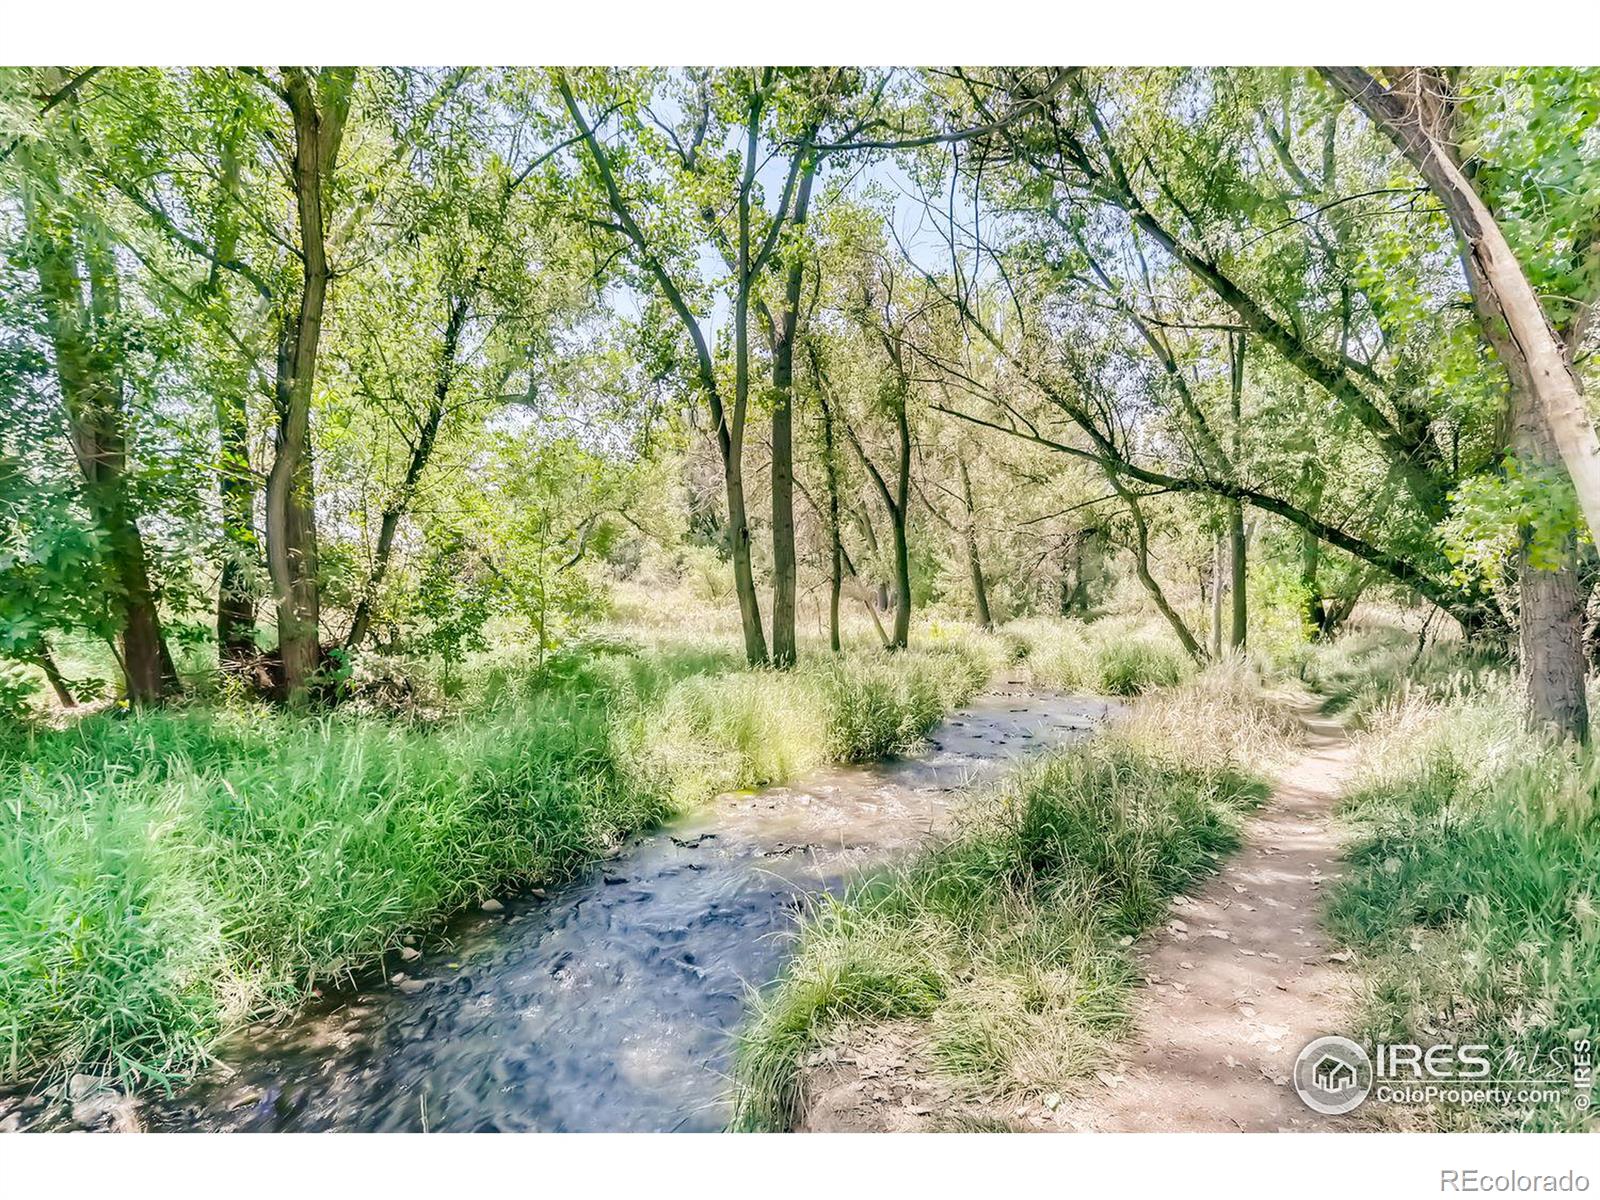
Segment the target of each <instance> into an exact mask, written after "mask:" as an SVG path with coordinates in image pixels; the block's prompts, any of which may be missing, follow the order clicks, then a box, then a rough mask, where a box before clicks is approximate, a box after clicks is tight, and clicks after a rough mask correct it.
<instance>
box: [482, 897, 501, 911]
mask: <svg viewBox="0 0 1600 1200" xmlns="http://www.w3.org/2000/svg"><path fill="white" fill-rule="evenodd" d="M504 907H505V905H504V904H501V903H500V901H498V900H492V899H491V900H485V901H484V902H483V903H482V904H480V905H478V908H479V909H480V910H482V911H483V912H499V911H500V910H501V909H503V908H504Z"/></svg>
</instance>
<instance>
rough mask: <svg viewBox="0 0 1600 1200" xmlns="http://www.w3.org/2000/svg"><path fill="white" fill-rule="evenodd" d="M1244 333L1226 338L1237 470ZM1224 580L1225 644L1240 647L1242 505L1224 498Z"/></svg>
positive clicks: (1244, 598) (1244, 610)
mask: <svg viewBox="0 0 1600 1200" xmlns="http://www.w3.org/2000/svg"><path fill="white" fill-rule="evenodd" d="M1244 348H1245V340H1244V335H1243V334H1242V333H1241V334H1233V335H1230V336H1229V338H1228V349H1229V355H1228V365H1229V367H1230V370H1229V372H1228V374H1229V379H1230V384H1231V386H1230V388H1229V391H1230V393H1231V398H1232V401H1233V465H1234V470H1236V471H1237V470H1238V469H1239V454H1240V450H1241V447H1242V441H1243V403H1244ZM1228 550H1229V554H1228V582H1229V586H1230V587H1231V588H1232V589H1233V594H1232V597H1231V599H1232V601H1233V612H1232V617H1233V620H1232V625H1231V627H1230V629H1229V631H1228V646H1229V647H1230V648H1231V649H1233V650H1243V649H1244V643H1245V638H1246V637H1247V636H1248V633H1249V618H1250V611H1249V597H1248V595H1247V594H1246V592H1245V536H1244V505H1243V504H1241V503H1240V502H1239V501H1237V500H1230V501H1228Z"/></svg>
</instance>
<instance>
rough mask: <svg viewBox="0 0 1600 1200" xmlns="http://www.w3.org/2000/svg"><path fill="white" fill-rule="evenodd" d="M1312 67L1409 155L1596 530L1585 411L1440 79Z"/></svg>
mask: <svg viewBox="0 0 1600 1200" xmlns="http://www.w3.org/2000/svg"><path fill="white" fill-rule="evenodd" d="M1318 69H1319V70H1320V71H1321V72H1322V74H1323V75H1324V76H1325V77H1326V78H1327V79H1328V80H1329V82H1331V83H1332V84H1333V85H1334V86H1335V87H1337V88H1339V90H1340V91H1342V92H1344V93H1345V95H1347V96H1349V97H1350V99H1351V100H1353V101H1354V102H1355V103H1356V104H1357V105H1358V106H1359V107H1360V108H1361V110H1362V111H1363V112H1365V113H1366V114H1367V116H1368V117H1369V118H1370V119H1371V120H1372V122H1373V123H1374V124H1375V125H1377V126H1378V128H1379V129H1381V130H1382V131H1383V132H1384V134H1385V135H1386V136H1387V137H1388V138H1389V140H1390V141H1392V142H1393V143H1394V144H1395V146H1396V147H1398V148H1399V150H1400V152H1401V153H1402V154H1404V155H1405V156H1406V158H1407V159H1409V160H1410V161H1411V163H1412V165H1413V166H1415V167H1416V168H1417V171H1418V172H1419V173H1420V174H1421V175H1422V177H1423V179H1424V180H1425V181H1426V182H1427V184H1428V187H1429V189H1430V190H1431V191H1432V192H1433V194H1434V196H1435V197H1436V198H1437V199H1438V200H1439V203H1440V204H1441V205H1442V206H1443V208H1444V210H1445V213H1446V215H1447V216H1448V217H1449V218H1450V223H1451V225H1452V226H1453V227H1454V228H1455V231H1456V235H1457V236H1458V237H1459V238H1460V239H1461V241H1462V243H1463V245H1464V247H1465V251H1466V255H1467V257H1468V259H1469V261H1470V264H1471V270H1473V271H1474V273H1476V274H1477V275H1478V277H1479V279H1480V281H1481V284H1480V289H1481V293H1482V301H1486V302H1487V303H1489V304H1490V305H1492V307H1493V308H1494V309H1495V310H1496V312H1497V315H1498V317H1499V318H1500V319H1501V320H1503V321H1504V322H1505V327H1506V332H1507V334H1508V335H1509V337H1508V338H1507V340H1506V344H1507V347H1508V349H1509V350H1510V353H1511V355H1512V356H1513V358H1514V359H1515V360H1516V361H1517V362H1518V363H1520V364H1521V366H1522V368H1523V370H1524V371H1525V373H1526V383H1527V386H1528V388H1529V390H1530V393H1531V396H1532V399H1533V401H1534V403H1535V405H1536V406H1537V407H1538V409H1539V411H1540V414H1541V415H1542V416H1543V418H1544V420H1545V423H1546V425H1547V427H1548V429H1549V431H1550V440H1551V445H1552V446H1553V447H1554V449H1555V450H1556V451H1557V452H1558V454H1559V455H1560V458H1561V461H1562V462H1563V463H1564V464H1565V465H1566V468H1567V473H1568V474H1569V475H1570V476H1571V477H1572V483H1573V486H1574V487H1575V488H1576V490H1577V493H1578V504H1579V506H1580V507H1581V508H1582V510H1583V516H1584V519H1585V520H1586V521H1588V523H1589V528H1590V529H1591V530H1595V531H1600V437H1596V435H1595V430H1594V425H1593V423H1592V422H1591V421H1590V420H1589V411H1588V406H1587V405H1586V404H1585V402H1584V397H1583V389H1582V387H1581V385H1580V384H1579V382H1578V376H1577V373H1576V372H1575V371H1574V369H1573V367H1572V363H1571V362H1570V361H1569V359H1568V357H1567V354H1566V352H1565V348H1564V347H1563V346H1562V345H1561V341H1560V339H1559V338H1558V337H1557V335H1556V332H1555V330H1554V329H1553V328H1551V325H1550V321H1549V318H1548V317H1547V316H1546V315H1545V311H1544V306H1543V305H1542V304H1540V303H1539V297H1538V294H1537V293H1536V292H1535V291H1534V290H1533V285H1532V284H1531V283H1530V282H1529V280H1528V275H1527V272H1526V271H1524V270H1523V268H1522V264H1521V263H1519V262H1518V261H1517V258H1516V255H1515V254H1513V253H1512V251H1511V245H1510V243H1509V242H1507V241H1506V238H1505V234H1504V233H1503V232H1501V229H1500V225H1499V223H1498V222H1497V221H1496V220H1495V218H1494V214H1493V213H1492V212H1491V211H1490V209H1489V206H1488V205H1487V204H1486V203H1484V201H1483V198H1482V197H1481V196H1479V195H1478V192H1477V189H1476V188H1475V187H1474V186H1473V184H1472V181H1471V180H1469V179H1468V178H1467V175H1466V172H1465V171H1463V170H1462V168H1461V165H1460V163H1459V162H1458V161H1457V159H1456V154H1455V151H1454V147H1453V145H1451V139H1450V137H1449V131H1448V123H1449V120H1450V115H1451V111H1452V107H1453V103H1454V101H1453V100H1452V99H1451V97H1450V89H1449V87H1448V84H1447V82H1446V81H1445V80H1444V79H1442V78H1441V77H1440V76H1439V74H1438V73H1437V72H1436V71H1433V70H1430V69H1427V68H1422V67H1403V68H1390V70H1392V71H1395V72H1397V77H1398V78H1399V79H1400V80H1401V81H1403V83H1404V84H1405V88H1406V90H1404V91H1402V90H1399V89H1390V88H1386V87H1384V86H1383V85H1382V84H1380V83H1379V82H1378V81H1377V80H1376V79H1374V78H1373V77H1372V76H1371V75H1369V74H1367V72H1365V71H1363V70H1362V69H1361V68H1359V67H1320V68H1318ZM1482 301H1480V302H1482ZM1507 365H1508V366H1509V365H1510V362H1509V361H1508V363H1507Z"/></svg>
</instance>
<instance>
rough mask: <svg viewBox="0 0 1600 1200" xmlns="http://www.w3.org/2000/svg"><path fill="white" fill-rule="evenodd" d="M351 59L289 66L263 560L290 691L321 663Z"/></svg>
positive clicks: (295, 697)
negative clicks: (318, 434) (330, 220)
mask: <svg viewBox="0 0 1600 1200" xmlns="http://www.w3.org/2000/svg"><path fill="white" fill-rule="evenodd" d="M354 73H355V72H354V68H346V67H331V68H324V69H323V70H322V71H321V72H319V73H318V74H317V76H316V77H313V76H311V75H309V74H307V72H306V69H305V68H301V67H288V68H285V69H284V73H283V76H284V87H283V91H284V95H285V98H286V100H287V103H288V105H289V110H290V113H291V115H292V116H293V118H294V147H295V150H294V159H293V162H292V163H291V171H292V174H293V179H294V193H295V209H296V213H297V217H298V222H299V226H300V257H301V260H302V274H301V290H300V306H299V310H298V312H297V313H296V314H295V315H294V317H293V318H292V320H291V319H290V318H289V317H288V316H287V314H286V315H285V318H284V323H283V327H282V330H281V333H280V336H279V349H278V377H277V388H276V400H277V406H278V443H277V447H276V452H275V453H274V455H273V461H272V470H271V471H270V472H269V473H268V475H267V488H266V510H267V567H268V570H269V571H270V573H271V575H272V585H273V591H274V593H275V599H276V601H277V610H278V649H279V654H280V656H281V658H282V661H283V677H284V692H285V697H286V699H288V700H289V702H290V703H292V704H302V703H304V702H305V701H306V700H307V699H308V695H309V694H308V688H309V686H310V683H311V680H312V676H313V675H315V673H316V671H317V668H318V666H319V660H320V652H321V645H320V641H319V636H320V625H321V597H320V595H319V592H318V587H317V540H316V508H315V494H314V484H313V474H312V462H311V439H310V426H311V398H312V394H313V387H314V384H315V381H316V369H317V351H318V349H319V346H320V342H321V337H322V315H323V309H324V306H325V304H326V300H327V294H328V281H329V277H330V276H329V270H328V259H327V246H326V241H325V234H326V229H327V213H326V211H325V201H326V194H325V185H326V183H327V181H328V179H329V177H330V175H331V174H332V172H333V164H334V161H335V159H336V158H337V156H338V149H339V142H340V139H341V137H342V136H343V132H344V123H345V119H346V117H347V116H348V115H349V110H350V89H351V84H352V83H353V79H354Z"/></svg>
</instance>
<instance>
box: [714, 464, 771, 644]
mask: <svg viewBox="0 0 1600 1200" xmlns="http://www.w3.org/2000/svg"><path fill="white" fill-rule="evenodd" d="M743 457H744V454H743V439H742V438H730V439H729V448H728V449H727V450H726V451H725V452H724V454H723V459H722V483H723V488H724V490H725V492H726V493H727V498H728V553H729V556H730V557H731V558H732V559H733V590H734V594H735V595H736V596H737V597H738V600H739V621H740V624H741V625H742V626H743V629H744V655H745V661H746V662H748V663H749V664H750V665H751V666H752V667H762V666H766V664H767V639H766V634H765V633H763V632H762V629H761V599H760V597H759V596H757V595H756V580H755V571H754V569H753V567H752V566H751V561H750V518H749V515H748V513H747V512H746V510H745V504H744V463H743Z"/></svg>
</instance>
